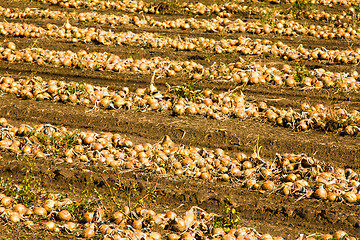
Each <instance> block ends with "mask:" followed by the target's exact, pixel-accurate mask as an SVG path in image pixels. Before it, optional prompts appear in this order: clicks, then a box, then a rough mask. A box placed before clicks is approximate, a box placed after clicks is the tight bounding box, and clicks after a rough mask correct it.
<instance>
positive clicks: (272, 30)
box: [0, 7, 360, 39]
mask: <svg viewBox="0 0 360 240" xmlns="http://www.w3.org/2000/svg"><path fill="white" fill-rule="evenodd" d="M0 16H4V17H6V18H12V19H17V18H50V19H64V18H72V19H74V20H76V21H79V22H97V23H101V24H111V25H129V24H132V25H136V26H138V27H144V26H150V27H160V28H167V29H171V28H178V29H179V28H180V29H184V30H187V29H201V30H204V31H206V32H230V33H234V32H248V33H252V34H264V33H266V34H280V35H285V36H296V35H310V36H314V37H317V38H323V39H336V38H344V39H354V38H356V37H358V36H359V34H358V32H360V31H359V29H357V30H356V29H354V28H353V27H351V26H349V25H348V24H347V23H344V24H343V25H341V26H339V25H338V26H329V25H325V26H321V25H314V24H312V25H310V26H309V27H306V26H304V25H302V24H300V23H298V22H295V21H291V20H278V19H276V18H271V19H269V23H268V24H263V23H261V22H260V21H258V22H244V21H242V20H241V19H236V20H234V21H232V20H229V19H227V18H212V19H209V20H208V19H195V18H185V19H182V18H178V19H176V20H166V21H157V20H155V19H154V18H152V17H150V16H147V17H145V18H143V19H140V18H139V17H137V16H129V15H122V16H117V15H109V14H100V13H97V12H82V13H77V12H71V13H65V12H62V11H50V10H48V9H46V10H42V9H30V8H26V9H25V10H21V9H18V8H3V7H0Z"/></svg>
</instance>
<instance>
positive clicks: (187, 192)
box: [0, 0, 360, 239]
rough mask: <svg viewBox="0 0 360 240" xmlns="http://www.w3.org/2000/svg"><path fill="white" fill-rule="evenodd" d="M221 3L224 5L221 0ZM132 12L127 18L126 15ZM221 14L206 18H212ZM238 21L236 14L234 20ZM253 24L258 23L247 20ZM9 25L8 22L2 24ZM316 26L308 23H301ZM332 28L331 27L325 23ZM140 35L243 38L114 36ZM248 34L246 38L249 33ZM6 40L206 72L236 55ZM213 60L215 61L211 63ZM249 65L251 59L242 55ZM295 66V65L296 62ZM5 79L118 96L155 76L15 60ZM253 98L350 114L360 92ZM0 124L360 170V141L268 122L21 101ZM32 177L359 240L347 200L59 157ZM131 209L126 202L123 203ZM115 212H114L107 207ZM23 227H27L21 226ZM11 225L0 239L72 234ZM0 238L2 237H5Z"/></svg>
mask: <svg viewBox="0 0 360 240" xmlns="http://www.w3.org/2000/svg"><path fill="white" fill-rule="evenodd" d="M214 2H218V3H221V1H214ZM0 5H1V6H3V7H18V8H25V7H38V8H44V9H45V8H50V9H51V10H62V11H84V9H63V8H61V7H58V6H51V7H49V6H48V5H44V4H41V3H39V2H37V1H27V0H22V1H17V2H16V1H11V3H10V1H4V0H1V1H0ZM269 6H271V7H276V8H279V7H284V8H285V7H288V6H289V5H288V4H283V5H269ZM319 8H320V9H323V10H329V9H331V11H335V12H341V11H342V10H343V9H344V7H341V6H339V7H337V6H336V7H334V8H329V7H326V6H321V5H320V6H319ZM105 12H106V13H111V14H120V13H118V12H115V11H105ZM127 14H128V13H127ZM151 16H152V17H156V19H159V20H164V19H170V18H178V17H188V16H189V15H186V14H176V15H175V14H173V15H156V16H153V15H151ZM210 17H214V16H208V18H210ZM236 17H239V16H236V15H234V16H233V17H232V18H236ZM242 19H245V20H251V18H246V17H245V18H244V17H242ZM4 20H5V19H3V20H2V21H4ZM7 21H15V22H26V23H32V24H35V25H40V26H45V25H46V24H47V23H49V22H51V23H55V24H59V25H61V24H63V23H64V21H57V20H40V19H20V20H9V19H7ZM301 21H303V22H307V23H309V24H311V21H307V20H306V19H303V20H301ZM72 24H73V25H76V26H81V27H89V26H94V27H101V28H102V29H104V30H105V29H110V27H109V26H106V25H104V26H102V25H98V24H92V23H88V24H77V23H75V22H74V23H72ZM322 24H325V23H322ZM127 30H131V31H134V32H142V31H151V32H157V33H160V34H164V35H165V34H166V35H169V36H176V35H179V36H191V37H199V36H203V37H211V38H214V39H221V38H237V37H238V36H240V35H242V34H232V35H229V36H224V35H222V34H220V33H211V34H210V33H206V34H205V33H203V32H201V31H183V30H166V29H158V28H137V27H135V26H130V25H129V26H120V27H116V28H113V29H112V31H114V32H119V31H127ZM242 36H243V35H242ZM245 36H249V37H252V38H266V39H270V40H281V41H283V42H284V43H286V44H289V45H291V46H298V45H299V44H300V43H301V44H303V45H304V46H306V47H309V48H316V47H326V48H327V49H338V48H343V49H349V48H350V47H352V48H356V47H359V46H360V43H359V41H358V40H354V41H344V40H319V39H316V38H312V37H304V36H299V37H292V39H290V38H287V37H280V36H272V35H266V34H265V35H261V36H259V35H246V34H245ZM0 41H13V42H14V43H16V45H17V48H18V49H21V48H25V47H28V46H31V45H32V44H33V43H34V42H35V41H36V44H37V46H38V47H41V48H46V49H52V50H71V51H79V50H80V49H86V51H88V52H92V51H97V52H105V51H106V52H111V53H114V54H117V55H119V56H120V57H122V58H125V57H128V56H131V57H133V58H134V59H135V58H151V57H155V56H161V57H167V58H170V59H176V60H194V61H196V62H199V63H201V64H203V65H211V63H212V62H234V61H236V60H237V59H239V57H240V56H239V55H237V54H233V55H222V54H219V55H215V54H212V53H209V52H185V51H173V50H172V49H168V48H162V49H151V48H146V49H139V48H137V47H135V46H116V47H114V46H111V45H110V46H103V45H96V44H91V43H90V44H86V45H85V44H83V43H72V42H69V41H66V40H59V39H49V38H41V39H32V38H12V37H6V38H5V37H4V36H0ZM209 57H210V59H211V62H210V63H209V62H208V61H207V60H206V59H208V58H209ZM241 57H242V58H246V56H241ZM251 60H253V61H257V62H260V63H263V64H267V65H275V66H276V65H279V64H282V63H284V62H283V61H282V60H281V59H278V58H273V57H270V58H264V57H261V56H260V57H251ZM291 64H293V63H291ZM303 64H306V65H307V66H308V67H309V68H312V67H319V66H320V67H323V68H325V69H329V70H331V71H339V72H340V71H350V70H356V69H357V70H358V71H359V70H360V68H359V66H358V65H356V66H354V65H336V64H333V65H323V64H322V63H319V62H311V61H306V62H304V63H303ZM0 75H1V76H4V75H11V76H22V77H26V76H29V75H39V76H42V77H43V78H44V79H46V80H49V79H57V80H64V81H77V82H86V83H91V84H95V85H101V86H106V87H108V88H109V89H111V90H118V89H120V88H121V87H124V86H127V87H129V88H130V89H131V90H135V89H136V88H139V87H146V86H148V85H149V82H150V79H151V76H150V75H140V74H131V73H114V72H110V71H101V72H100V71H93V70H80V69H72V68H63V67H61V68H60V67H52V66H41V67H39V66H38V65H36V64H30V63H26V64H24V63H21V64H17V63H8V62H5V61H0ZM188 83H190V80H189V78H188V77H187V76H176V77H164V78H160V79H158V80H157V81H156V86H157V87H158V88H159V89H161V90H164V89H166V84H169V85H172V86H175V85H186V84H188ZM198 87H199V89H206V88H210V89H213V90H214V91H215V92H221V91H228V90H231V89H234V88H235V87H236V84H235V83H232V82H212V81H210V80H209V81H207V80H204V81H201V82H200V83H199V86H198ZM242 91H243V93H244V94H245V96H246V97H247V100H249V101H265V102H268V103H271V104H273V105H274V106H277V107H284V108H285V107H286V108H288V107H292V108H294V109H297V108H299V107H300V104H301V103H302V102H304V101H308V102H310V103H322V104H324V105H327V106H333V107H336V106H344V107H346V108H349V109H356V110H360V96H359V94H358V92H351V91H336V90H329V89H322V90H319V89H300V88H298V87H297V88H287V87H277V86H270V85H264V86H256V85H252V86H251V85H247V86H244V87H243V88H242ZM0 117H5V118H7V119H8V121H9V122H10V123H11V124H13V125H19V124H21V123H27V124H29V125H35V124H40V123H49V124H53V125H61V126H66V127H67V128H70V129H81V130H91V131H96V132H101V131H106V132H113V133H120V134H122V135H124V136H126V137H127V138H128V139H131V140H132V141H133V142H135V143H146V142H150V143H155V142H159V141H161V139H162V138H163V137H164V136H165V135H168V136H170V138H171V139H172V140H173V141H174V142H175V143H176V144H184V145H191V146H197V147H200V148H203V147H204V148H212V149H215V148H222V149H224V150H225V151H227V152H229V153H230V155H232V156H234V155H235V154H236V153H237V152H244V153H246V154H249V155H250V154H251V153H252V151H253V150H252V148H251V146H254V145H255V144H256V140H257V138H258V137H259V142H260V145H261V146H262V149H263V151H262V155H263V157H264V158H268V159H272V158H274V157H275V154H276V153H295V154H301V153H304V154H307V155H308V156H314V157H315V158H317V159H319V160H321V161H324V162H326V163H329V164H332V165H333V166H334V167H343V168H352V169H354V170H355V171H360V138H359V137H350V136H339V135H336V134H334V133H332V132H323V131H317V130H309V131H303V132H299V131H294V130H292V129H287V128H282V127H277V126H274V125H272V124H270V123H268V122H261V121H258V120H254V119H247V120H239V119H226V120H221V121H219V120H214V119H207V118H204V117H201V116H191V117H189V116H186V117H183V116H173V115H171V114H170V113H169V112H138V111H132V110H102V109H97V110H95V109H93V110H91V109H89V108H87V107H84V106H79V105H69V104H62V103H54V102H51V101H41V102H39V101H35V100H23V99H20V98H17V97H16V96H15V95H6V94H4V95H2V96H0ZM27 167H28V162H26V161H23V160H21V159H19V158H16V156H15V155H12V154H9V153H4V152H1V153H0V176H1V177H10V178H12V179H13V180H14V181H15V182H16V181H17V182H21V181H22V179H23V178H24V176H25V175H26V171H24V168H27ZM33 173H34V174H35V175H36V176H38V177H39V178H41V179H43V187H44V188H45V189H47V190H49V191H51V192H68V193H71V194H72V195H73V196H74V197H80V195H79V194H76V193H81V192H82V191H83V190H84V189H89V190H90V191H92V190H93V189H94V188H96V189H97V191H99V192H101V193H106V192H107V191H108V186H107V184H110V185H114V184H116V182H117V181H118V177H119V176H120V177H121V178H122V179H124V181H125V182H126V183H127V184H129V185H131V184H132V183H137V184H139V185H140V186H143V187H142V189H141V191H145V189H146V187H147V186H148V185H149V184H150V185H154V184H155V183H157V184H158V185H157V188H158V189H159V194H158V197H157V199H156V203H149V204H150V205H151V207H152V209H154V210H155V209H156V210H158V211H161V212H163V211H166V210H170V209H172V210H173V209H176V211H178V212H183V211H185V210H187V209H189V208H190V207H191V206H199V207H201V208H202V209H204V210H206V211H209V212H214V213H217V214H221V213H223V210H224V208H225V207H226V206H227V205H228V204H230V205H231V206H233V207H234V208H235V209H236V210H237V211H238V213H239V216H240V221H241V225H244V226H248V227H254V228H256V229H257V230H258V231H259V232H262V233H270V234H271V235H273V236H282V237H284V238H286V239H295V238H297V237H298V236H299V235H300V234H313V233H332V232H334V231H336V230H339V229H341V230H344V231H346V232H347V233H349V234H350V235H353V236H356V237H360V233H359V232H360V220H359V218H358V214H359V212H360V206H358V205H351V206H350V205H347V204H345V203H330V202H326V201H319V200H315V199H296V198H294V197H286V196H282V195H278V194H275V193H273V194H271V193H260V192H258V191H249V190H247V189H244V188H241V187H240V186H239V185H237V184H233V183H231V184H230V183H221V182H205V181H200V180H196V181H195V180H192V179H188V178H181V177H174V176H168V175H165V176H164V175H156V174H154V173H145V172H119V171H117V170H114V169H112V168H108V167H104V166H102V165H85V164H79V163H73V164H70V163H64V162H59V161H58V160H57V159H48V161H37V162H35V164H34V166H33ZM120 198H123V199H122V200H123V201H124V202H125V201H126V197H125V196H120ZM105 201H108V203H105V204H108V205H111V201H110V200H105ZM19 226H20V227H19ZM19 226H18V225H16V227H15V226H13V225H9V224H5V222H4V221H3V220H0V235H1V237H2V238H4V239H14V238H15V239H33V238H36V239H45V238H47V239H54V238H58V239H73V238H75V237H74V236H72V235H67V234H60V235H58V234H51V233H48V232H46V231H40V232H33V233H29V231H27V230H26V228H25V227H24V226H22V225H19ZM1 237H0V239H2V238H1Z"/></svg>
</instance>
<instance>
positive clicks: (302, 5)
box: [289, 0, 312, 16]
mask: <svg viewBox="0 0 360 240" xmlns="http://www.w3.org/2000/svg"><path fill="white" fill-rule="evenodd" d="M311 9H312V5H311V3H310V2H309V1H308V0H296V1H295V2H294V3H293V4H292V6H291V7H290V10H289V11H290V13H292V14H294V15H295V16H298V15H300V14H301V13H303V12H306V11H310V10H311Z"/></svg>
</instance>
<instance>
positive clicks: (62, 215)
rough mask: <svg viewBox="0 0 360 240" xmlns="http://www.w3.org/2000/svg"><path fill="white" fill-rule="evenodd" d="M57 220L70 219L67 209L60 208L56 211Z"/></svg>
mask: <svg viewBox="0 0 360 240" xmlns="http://www.w3.org/2000/svg"><path fill="white" fill-rule="evenodd" d="M58 218H59V220H62V221H69V220H70V219H71V214H70V213H69V211H68V210H62V211H60V212H59V213H58Z"/></svg>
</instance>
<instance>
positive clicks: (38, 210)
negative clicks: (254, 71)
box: [33, 207, 47, 217]
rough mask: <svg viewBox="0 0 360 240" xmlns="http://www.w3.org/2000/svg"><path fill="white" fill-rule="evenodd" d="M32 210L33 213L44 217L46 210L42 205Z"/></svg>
mask: <svg viewBox="0 0 360 240" xmlns="http://www.w3.org/2000/svg"><path fill="white" fill-rule="evenodd" d="M33 212H34V214H35V215H38V216H43V217H46V215H47V212H46V209H45V208H43V207H34V208H33Z"/></svg>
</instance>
